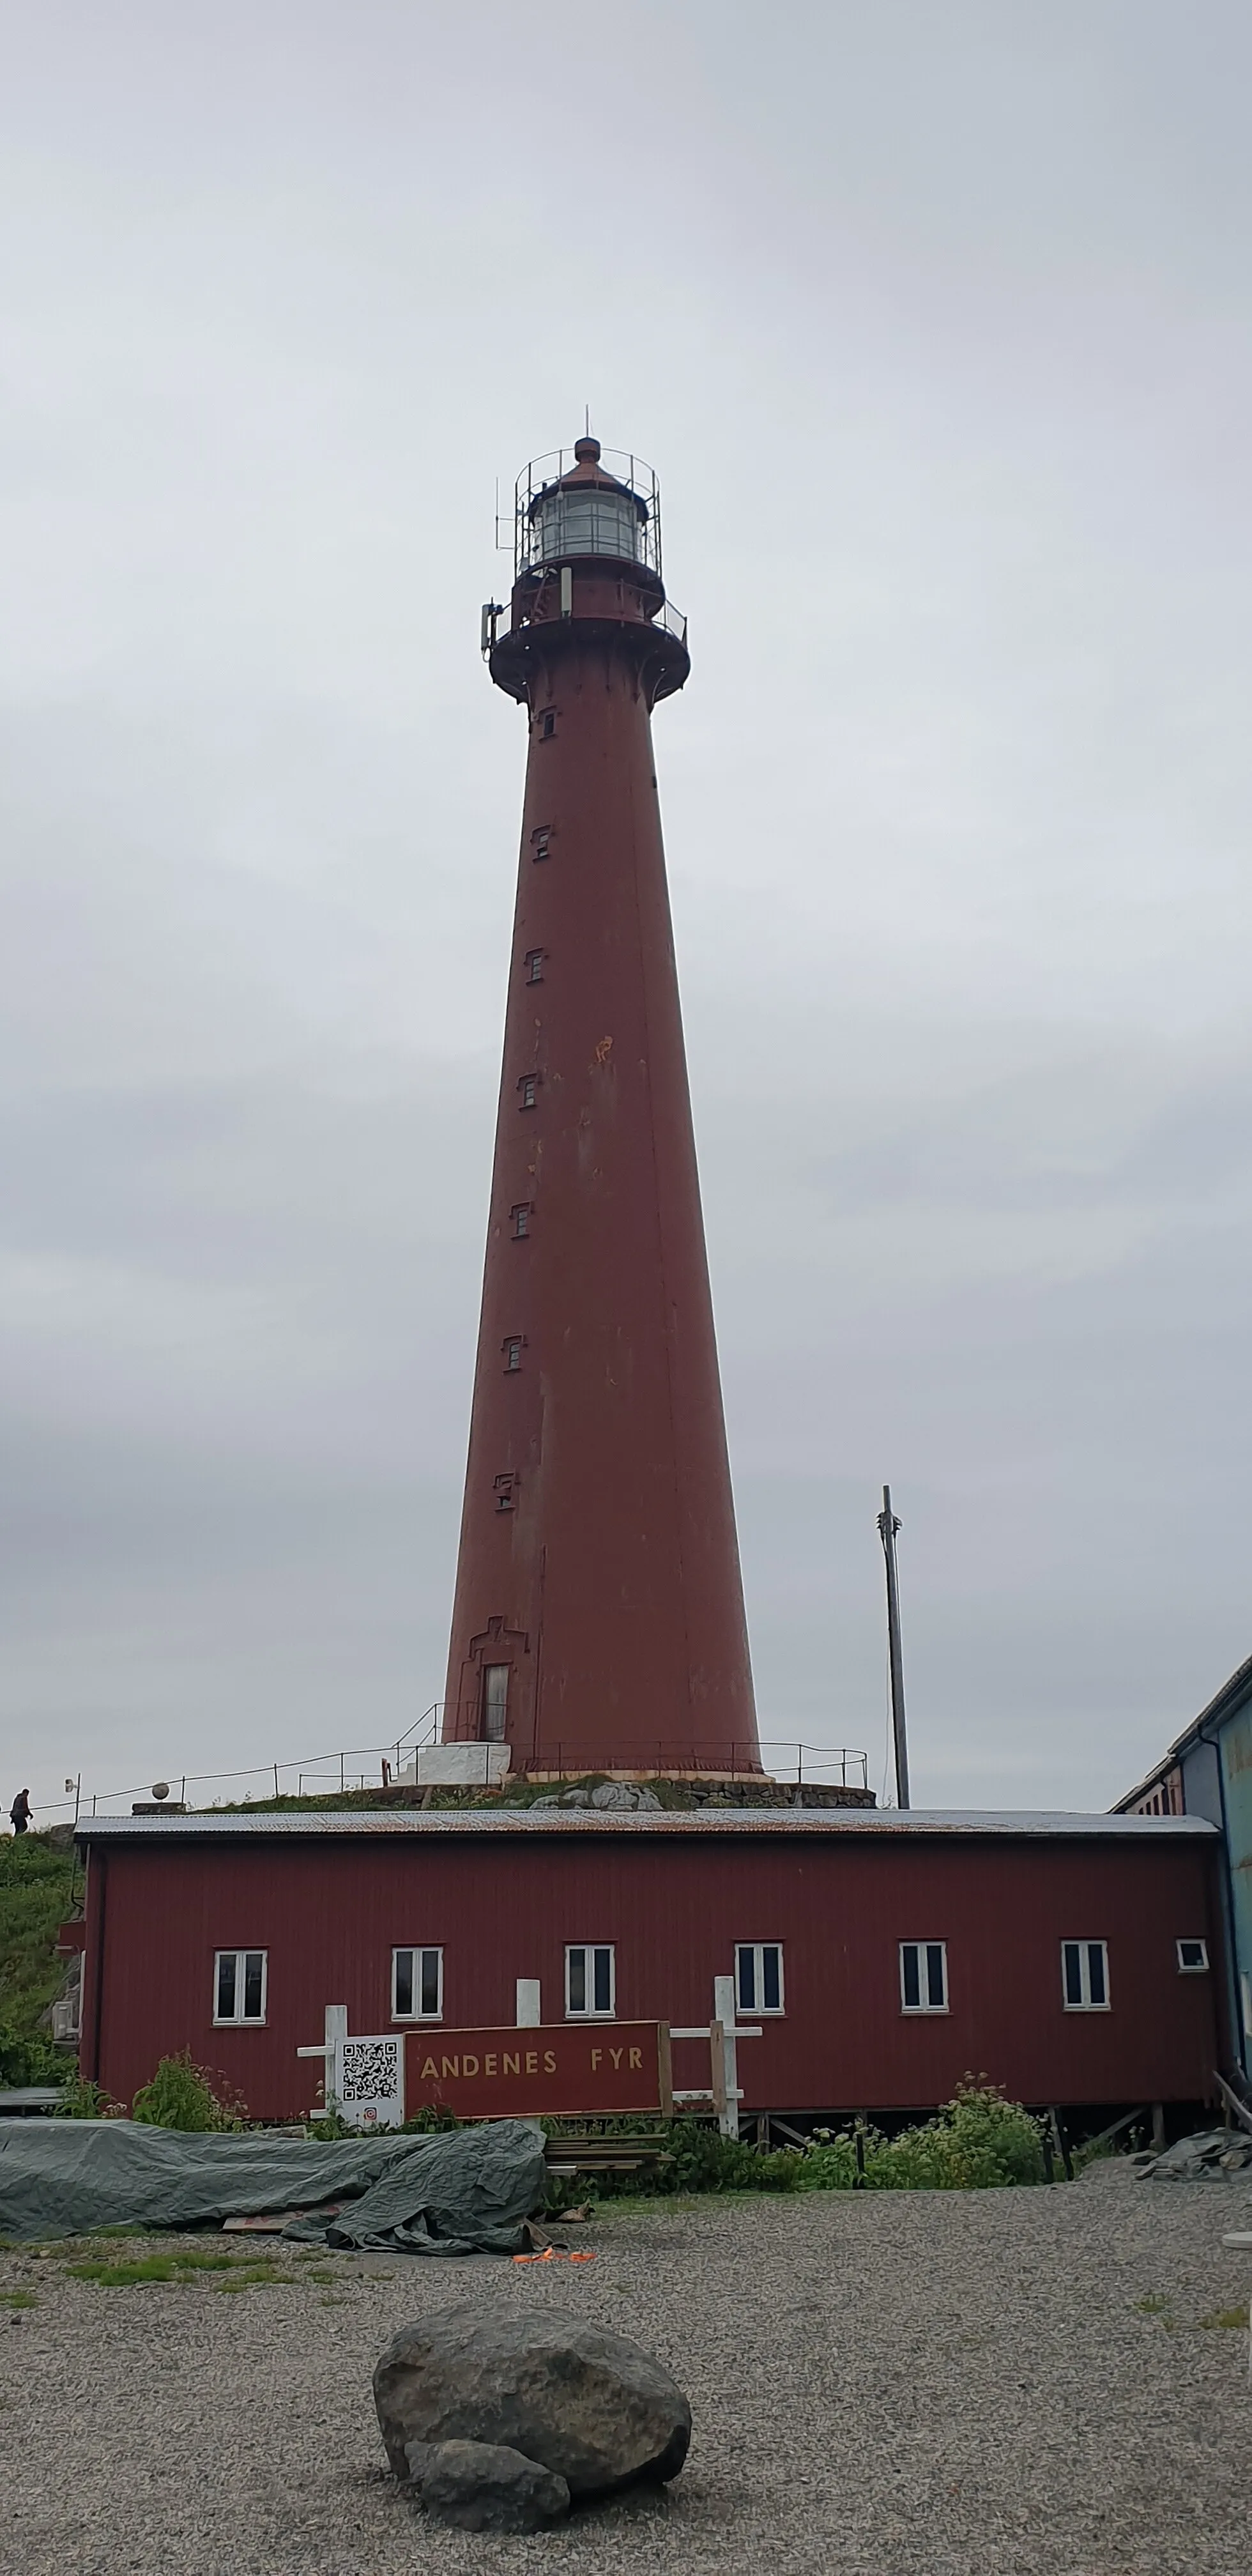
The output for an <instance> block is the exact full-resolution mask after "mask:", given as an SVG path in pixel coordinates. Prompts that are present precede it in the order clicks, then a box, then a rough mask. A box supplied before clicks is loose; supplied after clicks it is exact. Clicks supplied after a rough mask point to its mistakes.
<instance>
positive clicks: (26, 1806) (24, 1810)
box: [9, 1789, 30, 1834]
mask: <svg viewBox="0 0 1252 2576" xmlns="http://www.w3.org/2000/svg"><path fill="white" fill-rule="evenodd" d="M9 1823H10V1824H11V1825H12V1827H13V1831H14V1833H15V1834H26V1833H29V1831H30V1791H29V1789H19V1790H18V1793H17V1796H16V1798H15V1799H14V1801H13V1804H12V1806H11V1807H10V1809H9Z"/></svg>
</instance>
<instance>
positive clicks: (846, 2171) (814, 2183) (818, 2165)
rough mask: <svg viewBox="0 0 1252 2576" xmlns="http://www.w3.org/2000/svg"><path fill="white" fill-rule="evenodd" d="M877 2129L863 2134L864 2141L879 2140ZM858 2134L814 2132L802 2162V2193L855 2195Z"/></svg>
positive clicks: (862, 2131)
mask: <svg viewBox="0 0 1252 2576" xmlns="http://www.w3.org/2000/svg"><path fill="white" fill-rule="evenodd" d="M877 2135H878V2132H877V2130H876V2129H868V2130H867V2129H864V2128H862V2130H861V2138H862V2141H864V2140H865V2139H866V2138H867V2137H868V2138H876V2137H877ZM857 2171H858V2168H857V2161H856V2132H855V2131H854V2130H848V2129H815V2130H814V2132H813V2136H812V2139H811V2141H810V2143H809V2145H808V2146H807V2147H806V2148H805V2150H804V2153H803V2155H802V2156H801V2158H800V2174H799V2189H800V2190H801V2191H854V2190H855V2188H856V2181H857Z"/></svg>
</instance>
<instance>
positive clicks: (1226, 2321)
mask: <svg viewBox="0 0 1252 2576" xmlns="http://www.w3.org/2000/svg"><path fill="white" fill-rule="evenodd" d="M1199 2322H1200V2324H1201V2325H1202V2326H1221V2327H1224V2328H1226V2329H1227V2331H1228V2332H1230V2333H1235V2332H1237V2330H1238V2328H1239V2327H1240V2326H1246V2324H1247V2322H1248V2302H1247V2300H1246V2299H1245V2300H1244V2302H1243V2306H1242V2307H1241V2308H1214V2310H1213V2314H1212V2316H1211V2317H1201V2318H1200V2320H1199Z"/></svg>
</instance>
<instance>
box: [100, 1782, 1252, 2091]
mask: <svg viewBox="0 0 1252 2576" xmlns="http://www.w3.org/2000/svg"><path fill="white" fill-rule="evenodd" d="M80 1840H81V1843H82V1845H83V1846H84V1849H85V1852H86V1857H87V1902H86V1923H85V1943H86V1956H85V1961H84V1984H83V2007H82V2050H81V2065H82V2071H83V2073H84V2075H87V2076H93V2077H96V2078H97V2079H98V2080H99V2081H100V2082H101V2083H102V2084H103V2085H104V2086H105V2087H106V2088H107V2090H108V2091H109V2092H110V2093H111V2094H113V2095H115V2096H116V2097H117V2098H119V2099H120V2100H123V2101H129V2100H130V2098H131V2097H132V2095H133V2094H134V2092H135V2090H136V2088H137V2086H138V2085H140V2084H141V2083H143V2082H145V2081H146V2080H147V2078H148V2077H149V2076H150V2075H151V2074H152V2071H153V2068H154V2066H155V2065H156V2062H157V2060H158V2058H159V2057H161V2056H162V2055H164V2054H165V2053H167V2052H170V2051H174V2050H177V2049H180V2048H190V2049H191V2051H192V2054H193V2056H194V2057H195V2058H196V2059H197V2060H198V2061H199V2062H200V2063H201V2064H203V2065H206V2066H210V2067H214V2068H217V2069H220V2071H221V2073H222V2074H223V2075H225V2076H226V2077H227V2078H228V2080H229V2082H230V2083H231V2084H232V2085H234V2086H235V2087H237V2089H238V2091H239V2092H240V2093H241V2094H242V2096H243V2098H244V2101H245V2102H246V2103H247V2105H248V2108H249V2110H250V2112H251V2113H252V2116H253V2117H254V2118H264V2119H290V2118H295V2117H300V2116H302V2115H304V2114H305V2113H306V2112H307V2111H308V2109H309V2106H310V2103H311V2101H312V2099H313V2086H314V2084H315V2082H316V2069H310V2067H309V2066H308V2065H307V2064H304V2063H302V2062H301V2061H300V2059H299V2058H298V2057H297V2054H296V2052H297V2050H298V2049H300V2048H302V2047H303V2048H308V2047H310V2046H315V2045H316V2044H317V2043H318V2042H319V2041H320V2040H321V2038H322V2035H323V2027H324V2014H325V2009H326V2007H327V2005H329V2004H343V2005H346V2006H347V2008H348V2023H349V2028H350V2030H352V2031H353V2032H361V2033H373V2034H377V2033H380V2032H388V2031H392V2030H398V2029H404V2030H410V2029H412V2030H415V2031H422V2030H425V2031H426V2032H428V2033H429V2034H430V2035H431V2036H432V2038H433V2036H434V2034H435V2033H436V2032H437V2030H438V2028H439V2027H440V2025H441V2024H442V2025H443V2026H444V2027H445V2028H448V2029H453V2028H459V2029H465V2028H470V2027H475V2028H477V2027H485V2026H496V2025H501V2024H506V2023H510V2024H511V2023H513V2022H514V2019H515V2007H516V2002H517V1983H518V1980H519V1979H534V1980H538V1981H539V1984H540V1990H541V2017H542V2020H543V2021H544V2022H545V2023H558V2022H568V2021H572V2020H585V2019H597V2020H603V2021H605V2022H611V2021H612V2020H613V2019H617V2020H619V2021H622V2022H632V2023H635V2022H641V2021H667V2022H670V2023H672V2024H675V2025H678V2026H679V2027H682V2026H686V2025H697V2024H700V2023H705V2024H707V2022H708V2021H709V2019H710V2015H711V2008H712V1992H713V1979H714V1977H715V1976H719V1975H721V1976H725V1975H732V1974H733V1975H734V1976H735V1978H736V1984H737V1994H738V2001H739V2009H740V2012H741V2015H742V2017H743V2018H744V2019H745V2020H750V2021H751V2022H752V2023H753V2024H754V2025H759V2027H760V2028H761V2031H762V2037H761V2039H760V2040H759V2041H756V2042H754V2043H753V2044H752V2045H751V2046H746V2045H745V2046H743V2047H742V2048H741V2050H740V2052H739V2080H740V2083H741V2085H742V2087H743V2090H744V2095H745V2099H744V2102H743V2105H742V2108H743V2110H744V2112H745V2113H747V2114H749V2115H750V2114H751V2113H753V2112H754V2111H755V2112H759V2111H772V2112H775V2113H778V2114H780V2115H782V2116H784V2117H785V2116H786V2115H787V2114H788V2113H791V2114H799V2115H820V2114H824V2113H826V2114H829V2113H834V2114H842V2113H847V2112H854V2111H860V2110H864V2111H871V2112H872V2111H898V2110H924V2109H926V2108H928V2107H930V2106H932V2105H934V2104H936V2103H938V2102H941V2101H943V2100H945V2099H946V2098H948V2096H950V2094H951V2093H952V2091H953V2089H954V2087H955V2086H956V2085H957V2084H958V2083H959V2081H960V2079H961V2077H962V2076H963V2075H965V2074H966V2073H970V2072H972V2073H974V2074H985V2075H986V2076H987V2077H989V2078H990V2079H992V2080H993V2081H994V2082H996V2083H998V2084H1001V2085H1003V2086H1004V2087H1005V2088H1006V2089H1007V2091H1008V2092H1009V2093H1010V2094H1012V2095H1013V2096H1015V2097H1016V2098H1018V2099H1020V2100H1023V2101H1026V2102H1028V2103H1032V2104H1037V2105H1046V2104H1049V2103H1057V2104H1068V2105H1073V2106H1077V2105H1082V2104H1109V2105H1114V2106H1121V2105H1130V2104H1136V2103H1140V2102H1144V2103H1146V2102H1161V2103H1166V2104H1168V2103H1170V2102H1176V2103H1180V2104H1181V2103H1188V2104H1195V2103H1198V2102H1200V2101H1203V2100H1204V2099H1206V2098H1208V2097H1209V2095H1210V2094H1211V2092H1212V2089H1213V2087H1212V2075H1213V2069H1214V2068H1215V2067H1216V2066H1220V2065H1221V2064H1223V2063H1224V2059H1225V2055H1226V2047H1225V2034H1224V2032H1223V2029H1222V2027H1221V2019H1222V2006H1221V1988H1222V1981H1221V1978H1220V1976H1219V1975H1218V1974H1216V1973H1214V1970H1216V1969H1217V1968H1218V1967H1219V1965H1220V1961H1221V1951H1220V1942H1221V1907H1220V1890H1219V1886H1218V1880H1217V1860H1218V1849H1217V1846H1218V1836H1217V1835H1216V1833H1215V1831H1214V1829H1213V1827H1212V1826H1211V1825H1209V1824H1207V1823H1205V1822H1204V1821H1203V1820H1202V1819H1200V1818H1196V1817H1154V1816H1152V1817H1149V1816H1122V1815H1115V1816H1082V1815H1074V1816H1065V1815H1061V1816H1040V1815H1021V1816H1014V1815H961V1814H927V1813H924V1812H919V1811H916V1810H914V1811H913V1812H912V1813H908V1814H900V1813H898V1812H893V1813H878V1812H874V1811H870V1810H864V1809H836V1810H830V1811H822V1812H808V1811H802V1812H796V1811H794V1810H793V1811H785V1812H782V1813H779V1812H765V1811H750V1810H748V1811H745V1810H734V1809H725V1810H719V1809H705V1810H703V1811H702V1812H696V1813H691V1814H665V1815H661V1816H658V1815H655V1814H651V1813H645V1814H640V1813H634V1814H631V1813H626V1814H614V1813H606V1814H599V1813H588V1812H574V1813H570V1812H561V1811H557V1812H555V1813H554V1812H551V1811H545V1812H543V1813H542V1814H535V1813H529V1812H527V1811H525V1810H512V1811H510V1810H496V1811H494V1812H492V1811H490V1810H481V1809H480V1810H471V1811H465V1810H460V1811H440V1810H430V1811H419V1810H414V1809H402V1810H394V1809H393V1810H389V1811H387V1812H386V1813H379V1814H361V1813H359V1812H357V1813H325V1812H320V1813H318V1812H307V1811H306V1812H302V1813H293V1814H288V1815H279V1814H274V1815H257V1816H249V1815H215V1814H204V1815H186V1816H164V1817H151V1816H137V1817H126V1818H112V1817H110V1818H101V1819H99V1820H93V1821H91V1822H89V1823H86V1824H84V1825H83V1826H82V1827H81V1828H80ZM412 2054H413V2052H412V2051H411V2050H410V2052H409V2057H410V2061H411V2059H412ZM703 2067H704V2073H703V2075H702V2072H701V2061H700V2052H699V2049H698V2047H697V2046H696V2045H695V2043H693V2042H690V2041H687V2042H681V2043H678V2044H676V2047H675V2060H674V2080H675V2083H676V2085H678V2086H695V2085H698V2084H699V2083H700V2082H701V2081H707V2068H708V2053H707V2049H706V2050H705V2052H704V2059H703ZM587 2107H588V2108H589V2109H590V2108H593V2107H594V2106H593V2105H591V2104H589V2105H588V2106H587Z"/></svg>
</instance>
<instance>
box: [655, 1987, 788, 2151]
mask: <svg viewBox="0 0 1252 2576" xmlns="http://www.w3.org/2000/svg"><path fill="white" fill-rule="evenodd" d="M764 2036H765V2034H764V2032H763V2030H762V2029H761V2026H760V2024H759V2022H752V2023H749V2022H741V2021H740V2020H739V2019H738V2017H737V2006H736V2001H735V1980H734V1978H733V1977H714V1979H713V2019H712V2021H703V2022H697V2023H696V2025H695V2027H694V2029H691V2030H671V2031H670V2038H671V2039H672V2040H673V2039H707V2041H708V2043H709V2055H710V2058H711V2061H712V2063H711V2067H710V2075H711V2082H710V2083H709V2084H707V2085H704V2086H701V2087H699V2088H698V2089H697V2090H695V2091H692V2090H690V2089H688V2088H686V2087H684V2088H682V2089H681V2090H680V2088H679V2087H678V2086H677V2085H675V2087H674V2100H675V2101H676V2102H711V2103H712V2105H713V2108H714V2110H715V2111H716V2113H717V2125H718V2127H719V2129H720V2130H721V2133H722V2136H723V2137H724V2138H737V2137H738V2135H739V2105H740V2103H741V2102H742V2100H743V2087H742V2085H741V2084H740V2082H739V2042H740V2040H741V2039H763V2038H764Z"/></svg>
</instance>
